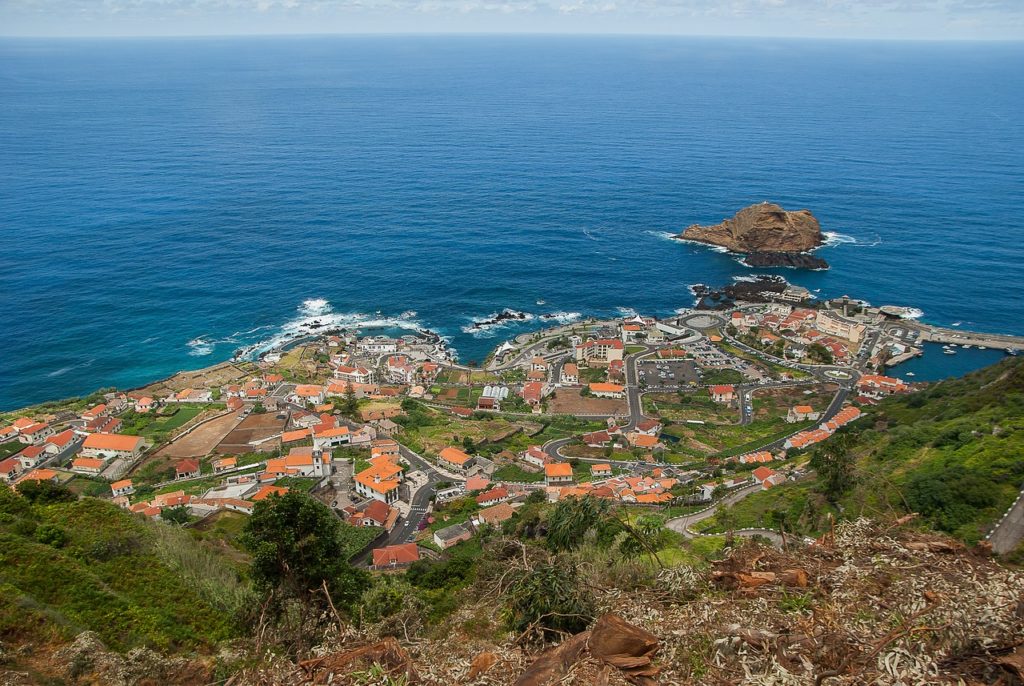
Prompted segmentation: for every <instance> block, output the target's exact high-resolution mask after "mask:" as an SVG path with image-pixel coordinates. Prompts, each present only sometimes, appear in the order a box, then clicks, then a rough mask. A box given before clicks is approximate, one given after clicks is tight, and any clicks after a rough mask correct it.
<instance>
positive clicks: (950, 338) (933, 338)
mask: <svg viewBox="0 0 1024 686" xmlns="http://www.w3.org/2000/svg"><path fill="white" fill-rule="evenodd" d="M898 326H900V327H901V328H904V329H912V330H915V331H920V332H921V335H920V339H919V340H920V341H922V342H924V341H930V342H932V343H956V344H957V345H965V344H966V345H973V346H983V347H986V348H993V349H996V350H1020V351H1022V352H1024V336H1010V335H1008V334H1000V333H980V332H977V331H961V330H960V329H946V328H943V327H940V326H932V325H930V324H922V323H920V322H908V321H902V322H900V323H899V325H898Z"/></svg>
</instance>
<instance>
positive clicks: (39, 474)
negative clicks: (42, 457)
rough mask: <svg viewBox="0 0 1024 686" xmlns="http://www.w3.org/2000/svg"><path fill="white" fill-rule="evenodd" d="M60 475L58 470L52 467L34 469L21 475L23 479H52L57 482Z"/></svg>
mask: <svg viewBox="0 0 1024 686" xmlns="http://www.w3.org/2000/svg"><path fill="white" fill-rule="evenodd" d="M58 479H59V476H58V474H57V472H55V471H53V470H52V469H33V470H32V471H31V472H29V473H28V474H26V475H25V476H23V477H21V481H51V482H53V483H57V481H58Z"/></svg>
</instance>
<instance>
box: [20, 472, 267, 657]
mask: <svg viewBox="0 0 1024 686" xmlns="http://www.w3.org/2000/svg"><path fill="white" fill-rule="evenodd" d="M246 592H247V591H246V587H245V586H244V585H243V583H242V582H241V581H239V574H238V572H237V571H236V570H235V569H234V568H233V567H232V566H230V565H229V564H228V563H227V562H226V561H224V560H222V559H221V558H220V557H219V556H218V555H217V554H216V553H215V552H213V551H212V550H210V549H208V548H206V547H205V546H204V545H203V544H202V543H199V542H196V541H194V540H193V539H192V537H191V536H189V535H188V533H187V532H184V531H181V530H179V529H174V528H172V527H169V526H166V525H161V524H157V523H153V522H149V521H145V520H143V519H141V518H139V517H137V516H135V515H131V514H129V513H127V512H124V511H122V510H120V509H118V508H117V507H115V506H114V505H111V504H110V503H108V502H103V501H101V500H96V499H93V498H84V499H82V500H78V501H74V502H59V503H53V504H46V505H42V504H38V503H36V504H33V503H30V502H29V501H28V500H26V499H25V498H23V497H21V496H20V495H17V494H16V493H14V492H13V491H11V490H10V489H8V488H3V487H0V641H3V642H5V643H6V642H8V641H9V640H15V641H16V640H19V639H20V640H41V641H46V640H54V641H60V640H66V639H69V638H72V637H74V636H75V635H76V634H77V633H79V632H80V631H83V630H87V629H89V630H93V631H95V632H97V633H98V634H99V635H100V637H101V638H102V639H103V641H104V642H105V643H106V644H107V645H108V646H110V647H111V648H114V649H118V650H124V649H129V648H132V647H136V646H148V647H152V648H156V649H160V650H182V649H198V650H203V649H206V648H212V647H213V645H214V643H215V642H217V641H219V640H222V639H224V638H227V637H230V636H231V635H232V633H233V621H234V620H233V618H234V617H235V616H236V614H237V611H238V609H239V608H240V607H241V605H242V603H243V602H244V599H245V597H246Z"/></svg>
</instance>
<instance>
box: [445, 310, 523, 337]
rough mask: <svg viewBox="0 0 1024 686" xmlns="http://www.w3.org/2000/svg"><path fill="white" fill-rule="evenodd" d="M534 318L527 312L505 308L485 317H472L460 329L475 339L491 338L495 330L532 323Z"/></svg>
mask: <svg viewBox="0 0 1024 686" xmlns="http://www.w3.org/2000/svg"><path fill="white" fill-rule="evenodd" d="M502 315H504V316H502ZM499 317H500V318H499ZM535 318H536V317H535V316H534V315H532V314H530V313H529V312H520V311H519V310H513V309H511V308H508V307H506V308H505V309H503V310H502V311H501V312H492V313H491V314H489V315H487V316H486V317H474V318H473V319H471V320H470V323H469V324H466V325H465V326H463V327H462V333H468V334H469V335H470V336H473V337H475V338H493V337H494V336H495V335H496V334H495V329H500V328H502V327H505V326H511V325H515V324H522V323H523V322H529V321H533V320H534V319H535Z"/></svg>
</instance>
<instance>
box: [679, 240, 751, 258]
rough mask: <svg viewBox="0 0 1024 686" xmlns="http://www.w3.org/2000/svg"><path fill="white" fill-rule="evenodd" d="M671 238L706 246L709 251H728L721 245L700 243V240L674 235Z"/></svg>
mask: <svg viewBox="0 0 1024 686" xmlns="http://www.w3.org/2000/svg"><path fill="white" fill-rule="evenodd" d="M672 240H676V241H679V242H681V243H689V244H690V245H699V246H700V247H702V248H707V249H708V250H710V251H711V252H720V253H727V252H729V248H726V247H723V246H721V245H711V244H710V243H702V242H700V241H691V240H690V239H689V238H678V237H676V238H673V239H672ZM740 257H742V255H740Z"/></svg>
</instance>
